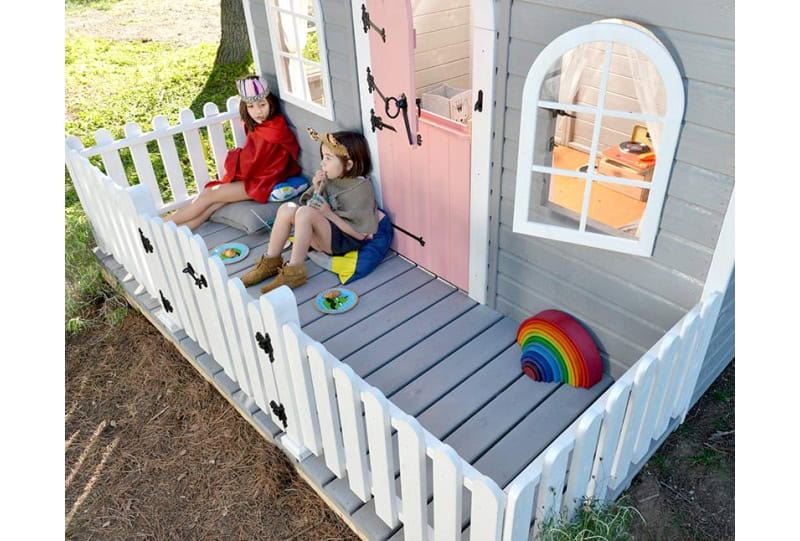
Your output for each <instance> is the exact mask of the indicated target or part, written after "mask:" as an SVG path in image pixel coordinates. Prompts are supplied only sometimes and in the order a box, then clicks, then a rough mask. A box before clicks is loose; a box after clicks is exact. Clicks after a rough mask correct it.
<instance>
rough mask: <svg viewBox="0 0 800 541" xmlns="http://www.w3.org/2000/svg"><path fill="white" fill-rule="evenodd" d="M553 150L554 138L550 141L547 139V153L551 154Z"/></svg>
mask: <svg viewBox="0 0 800 541" xmlns="http://www.w3.org/2000/svg"><path fill="white" fill-rule="evenodd" d="M554 148H556V138H555V137H550V139H548V141H547V151H548V152H553V149H554Z"/></svg>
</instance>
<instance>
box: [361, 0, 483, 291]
mask: <svg viewBox="0 0 800 541" xmlns="http://www.w3.org/2000/svg"><path fill="white" fill-rule="evenodd" d="M362 15H364V16H363V17H362V22H363V25H364V28H366V29H367V31H368V33H369V45H370V56H371V62H370V65H369V75H368V77H369V86H370V88H371V90H372V96H373V103H374V110H373V112H372V116H373V120H372V124H373V126H375V128H374V130H375V131H376V134H377V136H378V152H379V154H380V160H379V161H380V173H381V190H382V193H383V207H384V210H385V211H386V212H387V214H389V217H390V218H391V220H392V222H393V223H394V224H395V225H396V226H398V227H400V228H402V229H403V230H405V231H406V232H407V233H404V232H402V231H400V230H395V241H394V243H393V245H392V248H394V249H395V250H397V252H399V253H400V254H402V255H404V256H405V257H407V258H408V259H410V260H412V261H414V262H415V263H417V264H418V265H420V266H421V267H424V268H425V269H427V270H429V271H430V272H432V273H434V274H436V275H438V276H441V277H442V278H443V279H445V280H447V281H448V282H451V283H453V284H455V285H456V286H458V287H460V288H462V289H464V290H467V289H468V286H469V205H470V201H469V181H470V132H469V128H468V127H467V126H464V125H462V124H459V123H458V122H455V121H452V120H449V119H446V118H442V117H439V116H437V115H434V114H431V113H428V112H425V111H423V112H422V116H421V117H420V116H419V115H418V109H417V106H416V92H415V88H416V87H415V81H414V44H415V37H414V27H413V17H412V11H411V2H410V0H369V1H368V2H367V3H366V6H365V9H364V10H362ZM359 31H361V29H359ZM403 98H405V99H404V100H403ZM404 103H405V106H406V107H405V109H403V108H402V107H400V106H401V105H402V104H404ZM387 125H388V126H387Z"/></svg>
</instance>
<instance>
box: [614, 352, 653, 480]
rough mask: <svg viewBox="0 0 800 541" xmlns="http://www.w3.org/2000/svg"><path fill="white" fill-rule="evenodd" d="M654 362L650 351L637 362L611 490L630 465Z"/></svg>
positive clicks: (651, 383) (650, 384) (623, 477)
mask: <svg viewBox="0 0 800 541" xmlns="http://www.w3.org/2000/svg"><path fill="white" fill-rule="evenodd" d="M655 362H656V357H655V355H653V354H652V353H651V352H647V353H645V355H644V357H642V359H641V360H640V361H639V362H638V363H640V364H639V367H638V369H637V370H636V374H635V375H634V376H633V388H632V389H631V396H630V399H629V401H628V408H627V411H626V412H625V420H624V421H623V424H622V430H621V434H620V438H621V441H620V445H619V447H618V448H617V454H616V457H615V458H614V465H613V466H612V467H611V480H610V482H609V488H611V489H612V490H613V489H615V488H617V487H618V486H619V484H620V483H621V482H622V481H623V480H624V479H625V476H626V475H627V473H628V469H629V468H630V466H631V463H632V462H631V458H632V457H633V446H634V443H636V437H637V435H638V434H639V430H640V429H641V424H642V419H643V417H644V410H645V407H646V406H647V400H648V398H649V396H650V388H651V387H652V385H653V376H654V375H655V372H656V364H655ZM638 363H637V364H638Z"/></svg>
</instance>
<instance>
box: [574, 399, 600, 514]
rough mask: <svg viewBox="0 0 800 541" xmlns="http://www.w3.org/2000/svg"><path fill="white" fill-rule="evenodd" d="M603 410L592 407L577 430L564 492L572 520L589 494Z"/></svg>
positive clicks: (581, 420) (579, 423)
mask: <svg viewBox="0 0 800 541" xmlns="http://www.w3.org/2000/svg"><path fill="white" fill-rule="evenodd" d="M603 413H604V412H603V410H602V409H601V408H600V407H599V406H596V405H592V406H590V407H589V409H587V410H586V412H585V413H584V414H583V415H582V416H581V419H580V422H578V425H577V427H576V429H575V448H574V449H573V451H572V457H571V459H570V465H569V477H568V478H567V490H566V491H565V492H564V507H565V508H566V511H567V517H568V518H569V519H570V520H571V519H572V518H573V517H574V515H575V510H576V508H577V506H578V505H580V503H581V501H582V500H583V497H584V496H585V495H586V493H587V490H586V489H587V487H588V486H589V479H590V478H591V475H592V466H593V465H594V458H595V452H596V451H597V444H598V441H599V440H598V437H599V436H600V426H601V425H602V424H603Z"/></svg>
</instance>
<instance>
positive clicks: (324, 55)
mask: <svg viewBox="0 0 800 541" xmlns="http://www.w3.org/2000/svg"><path fill="white" fill-rule="evenodd" d="M312 1H313V2H314V13H315V14H316V17H309V16H308V15H306V14H302V13H297V12H296V11H294V8H293V7H288V8H284V7H283V5H281V6H280V7H277V6H275V5H273V0H264V8H265V10H266V13H267V24H268V25H269V39H270V43H271V45H272V59H273V61H274V62H275V73H276V75H277V77H278V88H279V89H280V95H281V99H282V100H283V101H285V102H288V103H291V104H292V105H296V106H297V107H300V108H302V109H305V110H307V111H311V112H312V113H314V114H316V115H319V116H321V117H323V118H326V119H328V120H331V121H332V120H333V94H332V92H331V77H330V69H329V68H328V47H327V42H326V40H325V24H324V20H323V17H322V6H321V5H320V2H319V0H312ZM283 2H286V3H287V4H289V5H290V6H293V5H294V4H293V3H292V2H291V0H283ZM283 2H279V3H281V4H283ZM274 12H279V13H285V14H287V15H289V16H290V17H292V22H293V23H294V24H295V25H296V24H297V21H298V19H301V20H306V21H313V22H314V25H315V26H316V28H317V41H318V43H319V64H320V70H321V71H322V87H323V92H325V106H324V107H323V106H321V105H318V104H316V103H314V102H313V101H311V98H310V97H308V99H302V98H299V97H297V96H296V95H294V94H292V93H290V92H289V85H288V82H287V81H286V73H285V72H284V70H283V68H282V64H281V58H291V59H294V60H297V61H298V62H300V64H301V65H308V64H315V63H314V62H309V61H308V60H305V59H304V58H303V51H302V50H300V49H299V47H298V51H297V52H296V53H295V54H294V55H290V54H286V53H284V52H283V51H281V50H280V47H279V45H278V40H277V38H278V29H277V28H276V25H275V22H274V21H273V13H274ZM296 33H297V30H296V29H295V34H296ZM304 73H305V71H304ZM305 87H306V85H304V86H303V89H304V93H305Z"/></svg>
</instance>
